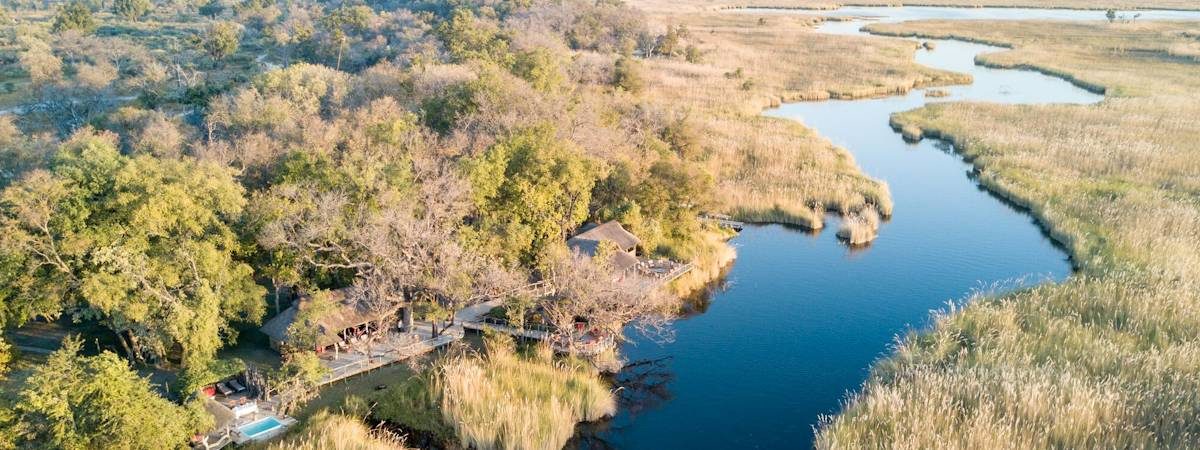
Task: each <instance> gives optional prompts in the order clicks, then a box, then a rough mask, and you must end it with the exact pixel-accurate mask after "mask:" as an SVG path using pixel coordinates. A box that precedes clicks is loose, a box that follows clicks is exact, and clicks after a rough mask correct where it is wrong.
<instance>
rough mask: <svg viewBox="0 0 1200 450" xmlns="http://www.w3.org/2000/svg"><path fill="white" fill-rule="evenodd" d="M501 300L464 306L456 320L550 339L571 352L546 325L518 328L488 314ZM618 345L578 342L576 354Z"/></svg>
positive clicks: (606, 341) (561, 350) (601, 341)
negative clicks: (556, 340) (555, 337)
mask: <svg viewBox="0 0 1200 450" xmlns="http://www.w3.org/2000/svg"><path fill="white" fill-rule="evenodd" d="M502 304H503V302H502V301H500V300H492V301H488V302H483V303H480V304H477V305H474V306H472V307H469V308H464V309H463V310H461V311H459V313H458V314H456V315H455V322H457V324H458V325H459V326H461V327H462V328H463V329H464V330H471V331H477V332H483V331H485V330H491V331H497V332H500V333H504V334H507V335H509V336H515V337H522V338H526V339H537V340H539V341H550V348H552V349H554V351H555V352H558V353H569V352H570V351H571V350H572V349H568V348H567V347H566V346H564V345H561V344H560V343H558V342H554V341H553V340H552V338H553V336H552V335H551V334H550V329H549V328H548V327H545V326H538V325H533V326H529V327H525V328H517V327H514V326H511V325H508V324H507V323H505V322H504V321H501V320H498V319H494V318H491V317H488V316H487V313H488V311H491V310H492V308H496V307H498V306H500V305H502ZM615 346H616V342H615V341H614V340H612V339H593V340H586V341H580V342H577V343H576V345H574V349H573V350H574V351H575V353H576V354H579V355H582V356H595V355H598V354H600V353H603V352H605V351H608V350H611V349H612V348H613V347H615Z"/></svg>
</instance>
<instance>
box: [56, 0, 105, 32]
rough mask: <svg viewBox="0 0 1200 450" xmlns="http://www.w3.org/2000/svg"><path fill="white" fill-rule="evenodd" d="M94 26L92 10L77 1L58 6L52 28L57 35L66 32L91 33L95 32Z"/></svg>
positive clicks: (94, 20)
mask: <svg viewBox="0 0 1200 450" xmlns="http://www.w3.org/2000/svg"><path fill="white" fill-rule="evenodd" d="M96 25H97V24H96V19H95V18H93V17H92V10H91V9H90V8H88V7H87V5H85V4H83V2H80V1H78V0H76V1H73V2H70V3H67V4H65V5H62V6H59V7H58V13H57V14H55V15H54V26H53V28H54V31H55V32H59V33H61V32H63V31H67V30H79V31H81V32H83V33H91V32H92V31H95V30H96Z"/></svg>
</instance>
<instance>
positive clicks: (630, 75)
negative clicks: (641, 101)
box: [612, 56, 646, 94]
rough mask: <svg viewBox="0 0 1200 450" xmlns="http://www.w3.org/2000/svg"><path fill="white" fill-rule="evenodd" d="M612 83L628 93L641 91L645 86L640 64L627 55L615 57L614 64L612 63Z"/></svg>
mask: <svg viewBox="0 0 1200 450" xmlns="http://www.w3.org/2000/svg"><path fill="white" fill-rule="evenodd" d="M612 84H613V86H614V87H617V88H620V89H624V90H625V91H627V92H630V93H634V94H636V93H638V92H641V91H642V89H643V88H645V87H646V81H645V79H644V76H643V75H642V67H641V64H640V63H638V62H637V61H636V60H634V59H633V58H630V57H627V56H622V57H620V58H617V62H616V64H614V65H613V80H612Z"/></svg>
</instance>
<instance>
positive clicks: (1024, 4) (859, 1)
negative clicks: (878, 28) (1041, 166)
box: [631, 0, 1200, 13]
mask: <svg viewBox="0 0 1200 450" xmlns="http://www.w3.org/2000/svg"><path fill="white" fill-rule="evenodd" d="M631 3H634V4H644V5H643V6H644V7H647V8H649V9H650V10H651V11H661V12H664V13H665V12H671V11H679V10H681V9H683V10H719V9H728V8H785V9H834V8H837V7H838V6H953V7H964V8H980V7H1002V8H1068V9H1099V10H1103V9H1107V8H1118V9H1124V10H1132V9H1139V8H1140V9H1185V10H1196V9H1200V4H1197V3H1196V2H1195V1H1193V0H1106V1H1099V2H1098V1H1096V0H841V1H839V0H684V1H679V2H670V4H664V2H661V1H657V0H641V1H633V2H631ZM671 6H674V9H671V8H670V7H671Z"/></svg>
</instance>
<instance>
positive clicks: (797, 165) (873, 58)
mask: <svg viewBox="0 0 1200 450" xmlns="http://www.w3.org/2000/svg"><path fill="white" fill-rule="evenodd" d="M638 6H641V7H647V8H649V10H651V11H655V10H659V9H661V8H659V7H658V6H656V5H648V4H646V2H643V4H639V5H638ZM684 9H685V10H686V6H685V7H684ZM697 10H698V11H699V9H697ZM759 19H762V21H760V20H759ZM651 21H652V22H655V23H656V24H657V25H658V26H660V27H663V28H665V27H666V26H667V25H683V26H686V27H687V29H688V35H689V38H688V42H689V43H690V44H692V45H695V46H696V47H697V48H699V52H700V53H701V55H702V56H701V59H700V61H699V62H686V61H682V60H675V59H665V58H652V59H650V60H648V61H647V62H646V64H645V67H646V71H647V76H646V79H647V89H646V90H645V92H646V94H645V98H646V100H647V101H650V102H654V103H656V104H659V105H663V106H664V107H665V108H668V109H671V110H682V111H687V112H688V114H689V117H691V118H692V119H694V120H695V122H696V123H697V129H698V130H700V132H701V134H702V136H703V138H704V139H703V140H702V142H703V146H704V147H705V149H706V158H707V159H706V163H707V164H708V167H709V170H710V171H711V172H712V173H713V174H714V175H715V177H716V180H717V184H718V199H717V200H718V202H719V204H720V205H721V208H722V209H724V210H725V211H727V212H729V213H730V214H731V215H733V216H735V217H736V218H738V219H741V220H745V221H751V222H778V223H789V224H794V225H799V226H802V227H805V228H809V229H820V228H823V227H824V217H825V212H826V211H833V212H836V213H839V214H843V215H847V214H850V213H853V212H856V211H859V210H862V209H863V208H865V207H868V206H870V207H873V208H875V209H876V210H877V211H878V212H880V213H881V214H883V215H884V216H887V215H889V214H891V210H892V200H891V195H890V192H889V191H888V189H887V186H886V185H885V184H884V183H882V182H880V181H879V180H875V179H873V178H871V177H869V176H868V175H865V174H863V173H862V172H861V171H860V170H859V168H858V167H857V165H856V164H855V162H854V158H853V157H852V156H851V155H850V154H849V153H848V152H846V151H845V150H844V149H841V148H838V147H836V146H834V145H832V144H831V143H830V142H829V141H828V140H826V139H825V138H823V137H821V136H819V135H817V134H816V133H814V132H812V131H811V130H809V129H807V128H805V127H804V126H803V125H802V124H799V123H796V122H794V121H791V120H784V119H776V118H769V117H763V116H761V113H762V110H763V109H764V108H770V107H773V106H778V105H779V104H781V103H783V102H790V101H803V100H823V99H828V98H859V97H871V96H881V95H890V94H895V93H902V92H907V91H908V90H911V89H914V88H917V87H923V86H930V85H944V84H955V83H964V82H967V81H969V80H970V78H969V77H966V76H964V75H961V74H954V73H950V72H943V71H938V70H934V69H929V68H926V67H923V66H920V65H918V64H916V63H915V62H914V61H913V52H914V50H915V47H914V46H913V45H912V44H911V43H909V42H905V41H901V40H889V39H873V38H847V37H843V36H828V35H823V34H818V33H814V32H813V31H812V27H813V25H815V24H817V23H819V19H817V18H814V17H806V16H802V15H776V14H731V13H725V12H703V11H701V12H695V13H679V11H678V10H673V11H671V14H669V15H667V14H665V13H664V14H652V15H651Z"/></svg>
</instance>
